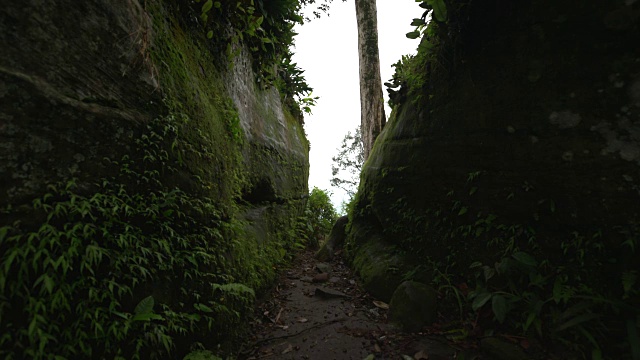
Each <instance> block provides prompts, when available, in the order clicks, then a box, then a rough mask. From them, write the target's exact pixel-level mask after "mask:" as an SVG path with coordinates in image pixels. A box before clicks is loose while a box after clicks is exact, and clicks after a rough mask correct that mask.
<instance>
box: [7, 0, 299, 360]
mask: <svg viewBox="0 0 640 360" xmlns="http://www.w3.org/2000/svg"><path fill="white" fill-rule="evenodd" d="M170 3H172V2H170V1H166V2H165V1H153V0H152V1H144V2H143V1H138V0H132V1H124V2H112V1H102V0H92V1H83V2H77V1H71V0H56V1H48V2H40V1H34V2H28V3H17V2H16V3H9V4H4V5H3V9H2V12H1V13H0V45H1V46H0V47H1V48H2V49H3V50H2V51H1V52H0V174H1V175H2V176H0V208H1V210H0V218H1V220H0V253H1V254H2V255H0V256H2V270H1V271H0V278H2V279H3V284H2V293H3V294H10V295H7V296H2V297H1V299H0V319H1V320H0V329H2V332H3V333H9V332H10V333H12V334H14V337H13V338H11V339H6V338H3V339H2V340H0V353H2V354H5V355H6V354H14V356H15V357H17V358H22V357H32V356H35V355H33V354H30V353H29V352H28V351H29V349H30V348H38V346H44V347H45V352H46V353H55V354H58V355H65V354H67V355H65V356H66V357H69V356H70V357H75V356H80V355H79V354H85V355H86V352H87V351H93V353H94V354H96V353H104V354H105V356H108V355H107V353H106V352H104V351H107V350H108V351H116V350H117V349H118V348H120V349H121V350H118V351H125V352H126V351H129V350H131V349H132V347H133V346H134V345H132V344H133V343H134V342H135V340H134V339H135V336H141V337H144V336H145V335H144V334H143V333H144V331H145V330H141V329H142V328H141V326H142V325H143V324H142V322H139V323H135V322H134V326H133V327H132V328H131V329H132V330H131V331H129V330H122V331H123V332H122V333H118V331H120V330H121V328H119V326H120V325H122V326H124V322H122V323H120V322H119V321H116V322H114V318H113V317H114V312H117V313H118V314H120V315H121V317H123V318H128V317H130V316H133V315H132V314H136V315H138V316H142V315H144V316H146V317H145V319H147V320H146V321H147V322H149V321H152V322H153V323H154V324H153V325H152V327H154V326H155V329H156V330H153V331H159V332H157V333H156V334H159V335H158V336H164V335H167V336H169V339H170V340H169V341H171V339H174V340H175V341H177V339H178V338H180V336H181V335H180V333H182V334H183V335H184V334H185V333H184V332H182V331H177V332H173V333H172V331H174V330H175V329H179V328H185V329H186V328H189V329H191V330H189V331H194V329H198V328H199V327H200V326H202V327H201V328H200V329H201V330H202V329H207V326H206V325H203V324H204V323H202V324H201V323H199V322H198V321H199V320H197V321H196V320H194V319H203V320H204V319H206V318H211V316H215V317H216V321H215V322H216V324H218V325H216V329H214V330H211V327H209V331H204V330H202V331H200V330H198V333H197V334H196V333H193V332H190V333H189V335H188V336H187V337H190V339H188V340H181V341H183V342H184V341H187V342H186V343H179V344H178V345H182V347H178V353H177V354H176V353H174V356H178V357H179V356H180V351H184V350H185V349H188V342H189V341H191V342H193V341H198V340H202V339H199V337H203V338H204V337H207V339H208V341H209V342H211V341H214V342H216V341H217V342H220V343H221V344H223V345H224V341H226V340H228V339H229V338H232V337H233V336H234V334H236V333H237V332H236V333H234V331H236V330H234V329H237V326H236V325H237V324H239V323H240V320H239V318H238V317H236V316H229V314H232V313H233V312H235V311H238V313H237V314H239V315H243V314H246V311H247V308H246V305H247V304H249V303H250V301H251V297H252V296H253V290H252V289H256V290H257V289H259V288H261V287H263V286H266V285H267V283H268V282H269V281H270V280H271V279H273V277H274V273H275V270H274V269H275V265H276V264H277V263H278V262H279V261H281V260H282V258H283V257H284V256H285V254H286V252H287V251H288V249H289V246H290V245H292V244H293V241H294V240H295V239H293V238H292V235H290V234H292V233H293V231H292V230H293V227H294V226H295V219H296V218H297V217H298V216H299V214H300V213H301V211H302V209H303V208H304V196H305V195H306V194H307V193H308V189H307V177H308V143H307V140H306V139H305V136H304V132H303V129H302V125H301V123H300V121H299V120H298V119H295V118H294V117H293V116H292V115H291V114H289V112H288V111H287V110H286V109H283V105H282V103H281V101H280V96H279V94H278V92H277V90H275V89H273V88H269V89H262V88H260V87H258V86H257V85H256V84H255V82H254V79H255V75H254V73H253V71H252V70H251V65H250V62H249V60H248V58H247V55H246V52H244V51H240V55H238V56H237V57H236V58H235V60H234V63H235V66H233V70H229V68H228V67H227V61H228V60H227V59H226V58H224V57H222V58H221V57H220V56H221V55H219V54H218V53H216V52H212V51H210V43H207V40H206V39H205V36H204V32H203V30H202V29H200V28H196V27H191V26H190V25H188V24H189V23H190V21H191V20H192V19H185V16H184V14H182V13H180V12H179V11H178V10H176V9H174V8H172V7H171V6H170V5H169V4H170ZM80 206H82V209H80V210H78V209H79V207H80ZM82 229H84V230H82ZM30 234H31V235H30ZM33 234H36V235H33ZM60 234H62V235H60ZM54 235H55V236H54ZM28 236H31V237H29V238H30V239H33V238H34V236H35V238H36V239H37V240H34V241H35V242H31V240H29V244H31V245H29V246H31V247H29V246H27V242H26V240H24V239H26V238H27V237H28ZM45 240H46V241H47V243H45ZM41 248H42V249H46V251H47V252H46V254H45V255H43V253H42V251H44V250H42V251H41ZM92 251H93V252H92ZM36 253H37V254H38V255H34V254H36ZM12 254H13V255H12ZM92 254H94V255H95V254H98V255H95V257H93V256H94V255H92ZM15 256H17V258H18V259H20V258H25V259H26V258H29V259H34V256H37V258H40V256H44V257H45V258H47V259H49V258H51V259H52V261H56V262H55V265H52V267H48V265H47V262H46V261H44V262H43V263H39V262H37V261H35V260H34V262H33V268H31V265H29V266H28V267H27V266H26V265H22V264H21V263H19V262H18V261H15V262H14V261H13V259H14V258H15ZM134 258H135V259H134ZM127 259H128V260H127ZM25 264H26V263H25ZM133 264H137V265H136V266H134V265H133ZM131 266H133V267H131ZM134 267H135V269H134ZM18 274H19V275H18ZM42 274H47V275H46V278H43V277H42ZM38 279H39V280H38ZM43 279H44V282H43ZM87 279H89V280H87ZM90 279H93V280H90ZM4 280H6V283H5V281H4ZM34 284H45V285H42V289H43V290H42V293H40V294H39V298H40V299H41V300H42V301H46V302H47V303H48V304H51V306H47V309H45V308H44V307H33V306H26V305H25V306H23V305H24V304H28V303H30V301H31V300H29V299H34V298H33V296H36V295H38V294H37V293H35V292H34V291H35V290H33V289H35V288H34V286H35V285H34ZM108 284H110V285H108ZM114 286H115V289H119V290H118V291H116V290H113V289H114ZM24 289H27V290H24ZM29 289H32V290H29ZM92 289H94V290H95V289H97V290H96V291H94V290H92ZM107 289H110V290H109V291H107ZM29 292H33V294H29ZM87 293H88V294H93V295H91V296H95V299H94V298H93V297H90V296H89V295H86V294H87ZM214 294H216V295H214ZM224 294H226V295H224ZM220 295H223V296H220ZM148 296H151V300H150V301H149V300H147V301H146V302H145V301H142V300H143V299H149V298H148ZM85 298H86V301H84V300H83V299H85ZM153 299H155V304H156V305H155V307H154V305H153V304H154V301H153ZM220 299H223V300H220ZM225 299H226V300H225ZM38 301H40V300H38ZM109 301H111V302H109ZM219 301H223V303H219ZM136 304H138V306H136ZM149 304H150V306H149ZM76 305H77V307H76ZM34 306H35V305H34ZM69 309H74V310H73V311H75V312H76V313H74V314H75V315H74V316H70V315H69V314H67V312H68V311H70V310H69ZM163 309H164V310H163ZM194 309H195V310H194ZM85 310H86V312H87V313H88V312H91V314H92V315H91V316H90V317H87V318H83V316H84V315H83V313H82V312H83V311H85ZM153 311H155V312H156V313H159V314H160V315H161V316H159V317H154V318H152V319H155V320H149V318H150V316H151V314H152V313H153ZM163 311H164V312H163ZM225 311H226V312H225ZM7 314H11V316H10V317H9V316H8V315H7ZM141 314H142V315H141ZM212 314H214V315H212ZM225 314H226V315H225ZM120 315H117V316H115V317H116V318H118V319H120V318H119V317H118V316H120ZM189 316H191V317H190V318H189ZM34 317H37V318H38V319H40V320H42V321H40V320H38V321H37V322H32V321H31V320H29V319H33V318H34ZM74 319H75V320H74ZM86 319H91V320H90V321H89V320H86ZM158 319H162V320H158ZM189 319H190V320H189ZM234 319H235V320H234ZM87 321H88V322H87ZM218 321H219V322H218ZM30 323H31V326H32V327H33V326H34V328H32V330H33V329H37V331H38V334H40V335H38V336H33V335H27V330H26V329H27V326H28V325H29V324H30ZM96 324H97V325H96ZM106 324H111V325H109V326H112V328H109V329H110V330H108V331H109V333H108V334H109V335H104V337H102V335H101V334H99V333H100V331H102V330H99V327H98V326H104V331H105V332H106V331H107V327H106ZM119 324H120V325H119ZM136 324H138V325H140V326H138V325H136ZM189 324H190V325H189ZM234 324H236V325H234ZM145 326H146V325H145ZM234 326H235V327H234ZM60 328H62V329H66V330H65V331H62V332H60V331H57V330H55V329H60ZM30 329H31V328H30ZM77 329H83V330H78V331H79V332H77V333H75V332H74V331H76V330H77ZM89 329H96V330H95V331H96V332H95V334H94V335H86V336H85V335H82V334H85V332H86V334H88V332H92V334H93V330H91V331H90V330H89ZM119 329H120V330H119ZM122 329H124V328H122ZM145 329H149V328H148V327H145ZM158 329H160V330H158ZM163 329H164V330H163ZM168 329H174V330H168ZM32 330H29V334H33V333H32ZM140 331H142V332H140ZM163 331H164V332H163ZM205 333H207V334H209V335H205ZM47 334H48V335H47ZM78 334H81V335H78ZM112 334H119V335H117V337H120V338H121V340H120V342H118V343H117V344H118V345H115V344H114V343H112V342H110V341H112V340H113V339H112V338H110V337H109V336H111V335H112ZM126 334H128V335H126ZM45 335H47V336H49V335H50V336H53V339H54V340H56V341H48V340H47V339H48V338H47V337H46V336H45ZM83 336H85V337H83ZM113 336H116V335H113ZM127 336H128V337H127ZM155 336H156V335H154V337H155ZM96 337H97V338H100V339H103V340H100V342H99V343H96V342H95V341H93V340H91V339H95V338H96ZM122 339H124V340H122ZM146 339H147V340H149V339H150V338H149V337H148V336H147V337H146ZM165 340H166V339H165ZM56 342H57V343H58V344H62V345H59V346H63V345H64V346H65V349H66V350H64V351H62V350H60V348H57V347H56V346H57V345H55V343H56ZM34 344H35V345H34ZM37 344H39V345H37ZM65 344H66V345H65ZM169 344H170V342H169ZM174 344H175V343H174ZM209 345H211V346H214V347H215V344H208V345H207V346H209ZM144 346H150V349H151V350H149V351H151V352H154V353H155V352H158V354H160V355H158V356H160V357H161V358H162V357H166V356H168V355H167V354H166V353H163V351H164V350H162V349H164V348H163V347H162V346H161V345H158V344H157V343H153V341H151V342H148V343H144ZM81 349H82V350H81ZM87 349H89V350H87ZM91 349H93V350H91ZM105 349H107V350H105ZM114 349H115V350H114ZM25 351H26V352H25ZM65 351H67V352H68V353H65ZM69 353H70V354H76V355H68V354H69ZM128 354H129V355H130V354H132V353H128ZM149 354H150V353H149ZM163 354H164V355H163ZM156 355H157V354H156ZM7 356H8V355H7ZM169 357H173V356H169Z"/></svg>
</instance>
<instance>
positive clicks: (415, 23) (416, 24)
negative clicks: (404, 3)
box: [411, 19, 425, 26]
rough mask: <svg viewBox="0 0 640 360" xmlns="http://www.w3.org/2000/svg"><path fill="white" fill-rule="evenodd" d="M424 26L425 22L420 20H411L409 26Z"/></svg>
mask: <svg viewBox="0 0 640 360" xmlns="http://www.w3.org/2000/svg"><path fill="white" fill-rule="evenodd" d="M424 24H425V22H424V20H422V19H413V21H412V22H411V26H420V25H424Z"/></svg>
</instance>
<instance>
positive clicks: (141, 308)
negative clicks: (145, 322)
mask: <svg viewBox="0 0 640 360" xmlns="http://www.w3.org/2000/svg"><path fill="white" fill-rule="evenodd" d="M154 304H155V301H154V300H153V296H147V297H146V298H144V299H142V300H140V302H139V303H138V305H136V309H135V310H134V311H133V313H134V314H135V315H142V314H151V313H153V305H154Z"/></svg>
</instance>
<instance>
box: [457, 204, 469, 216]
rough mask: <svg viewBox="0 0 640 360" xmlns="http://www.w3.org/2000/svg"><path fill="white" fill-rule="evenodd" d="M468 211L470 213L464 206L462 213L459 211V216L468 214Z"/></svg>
mask: <svg viewBox="0 0 640 360" xmlns="http://www.w3.org/2000/svg"><path fill="white" fill-rule="evenodd" d="M467 211H469V209H467V207H466V206H463V207H462V209H460V211H458V216H461V215H464V214H466V213H467Z"/></svg>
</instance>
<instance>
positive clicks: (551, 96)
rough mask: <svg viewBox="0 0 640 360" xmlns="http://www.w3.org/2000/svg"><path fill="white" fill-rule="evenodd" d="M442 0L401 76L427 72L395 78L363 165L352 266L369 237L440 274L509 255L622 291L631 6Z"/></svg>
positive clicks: (636, 17) (629, 176)
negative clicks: (445, 14)
mask: <svg viewBox="0 0 640 360" xmlns="http://www.w3.org/2000/svg"><path fill="white" fill-rule="evenodd" d="M446 3H447V7H448V10H449V14H450V17H449V23H448V24H446V25H445V24H441V25H440V26H439V27H437V26H434V27H433V30H434V31H433V33H431V35H425V37H431V39H426V38H425V39H423V41H422V43H421V45H420V47H419V53H418V56H417V57H416V59H415V60H414V61H415V62H418V63H419V65H420V66H414V68H417V69H419V70H417V71H415V72H414V73H412V74H410V75H409V76H410V81H408V83H409V84H411V83H412V81H413V84H415V83H416V82H418V81H416V79H418V77H421V78H422V79H425V81H424V82H423V83H422V84H420V85H421V86H417V87H415V86H414V87H413V88H410V87H409V88H407V86H408V85H407V83H405V85H404V89H403V90H402V91H400V92H399V94H403V95H402V96H404V98H403V97H402V96H400V97H398V99H399V100H398V101H396V105H395V106H394V111H393V113H392V114H391V117H390V120H389V122H388V123H387V125H386V127H385V128H384V130H383V132H382V133H381V134H380V136H379V137H378V139H377V141H376V142H375V146H374V149H373V151H372V153H371V155H370V157H369V159H368V160H367V162H366V163H365V165H364V168H363V171H362V175H361V183H360V187H359V190H358V194H357V197H356V203H355V207H354V211H353V212H352V213H351V214H350V218H351V223H350V227H349V230H348V232H349V234H348V245H347V246H348V247H349V248H350V249H351V251H350V252H351V254H352V256H354V258H355V259H356V262H355V263H354V264H355V265H356V267H357V268H358V269H357V270H359V271H361V272H363V276H364V277H365V278H366V277H367V275H368V273H369V270H368V268H369V266H374V264H361V263H360V262H359V259H363V258H365V256H364V255H365V254H366V253H367V251H368V248H369V247H368V245H366V244H369V243H370V242H374V243H376V244H379V243H381V242H382V243H385V244H387V245H386V246H387V249H388V252H390V253H397V254H400V255H405V256H406V255H407V254H412V255H418V254H419V255H418V256H417V258H414V259H413V261H412V265H411V266H410V267H413V268H416V269H420V268H418V266H420V267H421V268H425V267H426V268H433V267H434V265H435V266H438V270H439V271H442V272H445V271H446V272H448V276H449V277H448V279H449V280H451V281H453V282H455V281H459V282H463V281H470V280H473V279H474V274H475V270H470V269H469V266H470V265H471V264H472V263H473V262H481V263H482V264H488V265H489V267H490V268H492V267H493V264H495V263H496V262H497V261H499V260H500V259H502V258H503V257H510V255H511V254H512V253H513V251H516V250H521V251H526V252H528V253H529V254H532V255H533V256H534V257H535V258H537V259H546V260H547V261H549V262H550V264H553V266H562V267H563V269H573V270H576V269H580V270H576V273H573V275H570V276H572V279H581V280H580V281H583V282H584V283H585V284H587V287H591V288H598V289H601V288H602V287H605V286H603V285H604V284H611V288H609V289H608V290H602V291H603V292H605V293H609V292H611V293H615V294H616V296H619V298H618V299H620V298H622V296H623V295H622V286H621V285H620V284H621V278H623V277H624V276H625V274H629V273H633V272H634V271H637V270H638V262H637V260H634V259H637V253H636V254H635V255H634V254H633V251H632V247H633V246H629V244H630V243H629V241H631V242H633V243H634V244H635V243H636V242H637V241H636V240H633V239H637V233H638V224H640V207H639V206H638V204H639V203H640V187H639V185H638V184H639V183H640V137H639V136H638V135H639V134H640V132H639V131H640V91H639V89H640V50H639V48H638V47H637V46H636V45H635V44H637V43H639V42H640V8H639V6H640V4H639V3H637V2H633V1H631V2H623V1H563V2H557V1H542V0H540V1H525V2H511V1H497V0H494V1H489V2H482V3H480V2H473V1H472V2H464V1H447V2H446ZM429 32H430V31H427V33H429ZM625 242H626V244H627V245H623V244H625ZM578 253H580V254H582V255H577V254H578ZM612 259H613V260H612ZM408 263H409V262H405V264H408ZM573 270H572V271H573ZM406 275H408V276H409V277H410V276H411V274H410V273H406ZM554 276H555V275H554ZM396 280H397V279H395V276H394V277H392V278H390V279H389V281H396ZM440 280H442V278H440ZM378 281H379V280H378ZM365 285H366V284H365ZM376 286H378V287H379V285H376V284H371V285H369V288H375V287H376ZM547 290H548V289H547Z"/></svg>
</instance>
